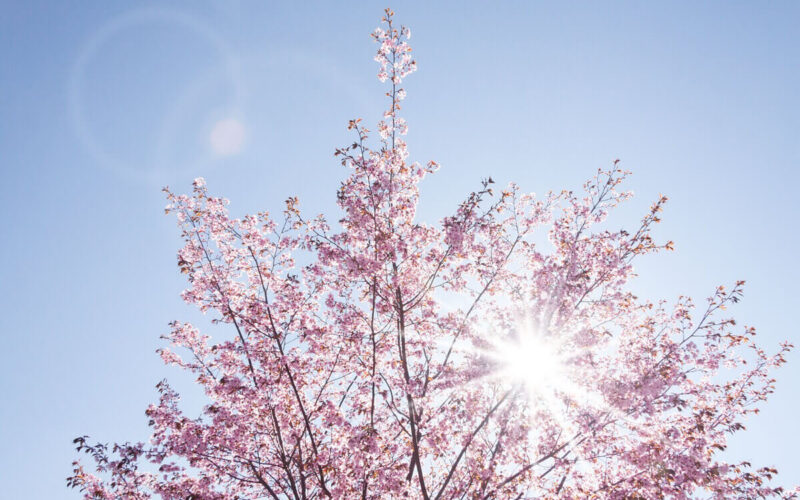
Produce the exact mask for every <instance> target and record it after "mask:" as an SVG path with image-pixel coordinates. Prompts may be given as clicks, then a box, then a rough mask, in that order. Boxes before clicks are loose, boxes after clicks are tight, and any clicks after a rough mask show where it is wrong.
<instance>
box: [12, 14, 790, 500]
mask: <svg viewBox="0 0 800 500" xmlns="http://www.w3.org/2000/svg"><path fill="white" fill-rule="evenodd" d="M428 3H429V2H418V3H412V2H396V3H394V4H393V5H392V7H393V8H394V9H395V11H396V12H397V19H398V21H399V22H402V23H404V24H406V25H408V26H409V27H411V29H412V33H413V38H412V40H411V42H412V45H413V47H414V50H415V53H416V57H417V61H418V63H419V71H418V72H417V73H416V74H414V75H412V76H411V77H409V78H408V80H407V82H406V83H407V85H406V88H407V90H408V99H407V101H405V102H406V105H405V107H404V113H405V116H406V117H407V119H408V121H409V125H410V132H409V135H408V142H409V147H410V150H411V154H412V157H413V158H414V159H417V160H420V161H427V160H429V159H433V160H436V161H438V162H439V163H441V164H442V169H441V170H440V171H439V173H438V174H437V175H435V176H433V177H431V178H430V179H428V180H426V181H425V183H424V185H423V197H424V201H423V202H422V207H421V218H422V219H425V220H427V221H430V222H434V221H435V220H437V219H439V218H440V217H441V216H442V215H444V214H446V213H447V211H448V210H450V209H451V208H453V207H455V205H456V203H457V201H458V200H459V199H460V198H461V197H462V196H464V195H465V194H466V193H467V192H468V191H469V190H471V189H474V188H476V187H477V186H478V185H479V184H478V183H479V180H480V179H481V178H482V177H486V176H489V175H491V176H492V177H493V178H494V179H495V180H497V181H498V182H502V183H505V182H508V181H511V180H514V181H516V182H518V183H519V184H520V185H521V186H522V188H523V189H525V190H529V191H536V192H540V193H543V192H546V191H547V190H549V189H559V190H560V189H562V188H570V189H574V188H578V187H579V186H580V184H581V183H582V181H583V180H584V179H586V178H588V177H589V176H590V175H592V173H593V172H594V170H596V169H597V168H598V167H608V166H609V165H610V164H611V162H612V161H613V160H614V159H616V158H620V159H621V160H622V165H623V166H624V167H625V168H627V169H630V170H633V172H634V175H633V177H632V178H631V179H630V182H629V184H628V186H629V187H630V188H631V189H633V190H634V191H635V192H636V193H637V197H636V198H635V200H634V201H632V202H630V203H628V204H627V205H625V206H624V207H622V208H621V209H620V210H619V211H618V212H617V213H616V215H615V216H614V217H615V219H613V221H616V222H613V221H612V222H613V224H616V225H628V226H630V225H632V224H633V223H635V220H636V219H637V218H638V217H639V216H640V215H642V214H643V213H644V210H645V209H646V207H647V206H648V205H649V204H650V203H651V202H652V201H653V200H654V199H655V197H656V196H657V194H658V193H659V192H663V193H665V194H667V195H668V196H669V197H670V202H669V204H668V207H667V210H666V212H665V214H664V223H663V224H662V225H661V226H659V227H658V228H657V232H656V235H657V236H659V237H661V238H663V239H664V240H666V239H672V240H674V241H675V243H676V249H677V250H676V252H674V253H671V254H664V255H660V256H656V257H648V258H646V259H645V260H642V261H641V262H640V263H639V267H638V269H639V272H640V278H638V279H637V281H636V282H635V283H634V287H635V289H636V290H637V291H638V292H639V293H640V294H641V295H642V296H645V297H649V298H662V297H663V298H670V299H671V298H674V297H676V296H677V295H679V294H689V295H692V296H694V297H695V298H697V299H702V298H703V297H705V296H707V295H708V294H710V293H711V292H712V291H713V289H714V287H715V286H716V285H717V284H731V283H733V282H734V281H735V280H737V279H745V280H747V282H748V287H747V288H746V294H745V300H744V302H743V303H741V304H740V305H739V306H737V307H736V308H735V309H734V310H733V313H734V315H735V316H736V317H737V319H738V320H739V322H740V323H744V324H752V325H755V326H756V327H757V328H758V330H759V332H760V337H761V342H762V343H763V344H764V345H765V346H766V347H769V348H770V349H773V348H775V347H776V346H777V344H778V342H779V341H780V340H782V339H790V340H792V339H793V340H795V341H797V340H798V335H797V331H796V330H797V326H796V325H797V316H796V315H797V313H798V310H799V309H800V308H799V307H798V306H799V305H800V304H798V299H797V285H798V283H799V282H800V271H798V263H797V259H796V257H797V248H798V243H800V241H798V231H797V229H798V227H797V226H798V225H797V217H798V209H797V203H798V202H797V194H796V193H797V191H798V186H799V184H798V183H799V182H800V176H799V175H798V170H797V164H798V160H800V140H799V139H800V137H798V132H800V93H798V88H800V30H798V28H797V27H798V25H800V3H790V2H720V3H714V2H701V3H698V2H661V3H655V2H630V3H626V2H614V3H605V2H591V3H585V4H584V3H577V2H570V3H569V5H567V6H565V5H560V4H559V5H557V4H556V3H555V2H553V3H538V2H537V3H532V2H531V3H529V2H498V3H489V2H480V3H478V2H475V3H472V4H470V3H463V4H462V3H460V2H459V3H455V2H453V3H444V2H436V3H435V5H427V4H428ZM359 5H360V6H356V4H355V3H342V2H336V3H334V2H326V3H318V4H313V3H304V4H303V5H302V6H300V5H299V4H290V3H288V2H286V3H272V2H256V1H253V2H234V1H226V2H222V1H219V2H216V1H196V2H185V3H178V2H163V3H155V2H152V3H150V2H146V1H143V2H99V1H98V2H82V3H75V2H56V1H53V2H50V3H48V2H42V1H27V2H8V1H5V2H0V169H2V175H1V176H0V200H1V201H2V218H0V235H2V236H0V262H2V264H1V265H0V304H2V305H1V306H0V334H1V335H2V346H3V349H2V351H1V353H2V354H0V356H1V358H0V359H1V362H0V443H2V446H0V496H2V497H4V498H26V499H29V498H37V499H38V498H42V499H51V498H74V497H76V496H77V494H76V493H70V492H68V491H67V490H65V489H64V485H65V482H64V478H65V477H66V476H67V475H68V474H69V473H70V470H71V467H70V462H71V460H72V459H73V457H74V453H73V451H72V444H71V439H72V438H73V437H75V436H76V435H81V434H90V435H91V436H92V437H93V438H97V439H100V440H103V441H112V440H119V441H125V440H132V441H135V440H142V439H145V438H146V436H147V426H146V418H145V416H144V413H143V412H144V410H145V408H146V406H147V405H148V404H149V403H150V402H152V401H155V400H156V397H157V393H156V391H155V389H154V385H155V384H156V383H157V382H158V381H159V380H160V379H162V378H164V377H168V378H169V379H170V380H171V381H175V382H176V385H178V387H186V386H187V385H190V384H189V382H190V381H188V380H187V379H186V378H185V377H183V376H182V375H181V374H180V373H178V372H177V371H176V370H174V369H168V368H165V367H163V366H162V363H161V361H160V359H159V358H158V356H157V355H156V354H155V353H154V351H155V349H156V348H158V347H159V346H161V345H162V344H161V341H160V339H159V335H161V334H162V333H165V332H166V331H167V323H168V322H169V321H171V320H173V319H181V320H186V319H193V318H195V317H196V316H197V315H196V313H194V312H193V311H192V310H191V309H190V308H189V307H188V306H186V305H184V304H182V303H181V301H180V299H179V297H178V294H179V292H180V291H181V290H182V286H183V281H182V277H181V275H180V274H179V273H178V271H177V268H176V265H175V263H176V260H175V252H176V250H177V249H178V247H179V240H178V231H177V228H176V227H175V223H174V220H173V219H172V218H169V217H165V216H164V215H163V210H162V209H163V206H164V205H165V201H164V198H163V196H162V193H161V192H160V188H161V187H162V186H163V185H166V184H169V185H170V186H171V187H173V188H174V189H175V190H177V191H186V190H189V189H190V182H191V180H192V179H193V178H194V177H197V176H204V177H206V179H207V181H208V185H209V187H210V189H211V190H212V192H215V193H218V194H221V195H224V196H226V197H228V198H230V199H231V200H232V205H231V208H232V211H233V213H234V214H237V215H242V214H244V213H247V212H251V211H256V210H263V209H271V210H279V209H280V208H281V206H282V201H283V200H284V199H285V198H286V197H288V196H290V195H298V196H299V197H300V199H301V203H302V207H303V208H304V209H305V210H308V211H311V212H319V211H330V210H331V209H332V208H333V207H334V201H335V189H336V187H337V186H338V181H339V180H340V179H342V178H343V177H344V176H345V174H346V172H345V171H344V169H342V168H341V167H340V166H339V165H338V163H337V162H336V161H335V160H334V158H333V155H332V154H333V151H334V148H335V147H337V146H341V145H344V144H347V143H348V141H349V139H350V136H349V135H348V133H347V131H346V130H345V125H346V123H347V120H348V119H350V118H354V117H363V118H364V119H365V120H366V121H367V122H368V123H373V124H374V123H375V122H376V121H377V120H378V118H379V114H380V113H381V111H382V110H383V106H384V104H385V102H384V100H383V98H382V92H383V91H384V90H383V87H382V86H381V85H380V84H379V83H378V82H377V80H376V79H375V73H376V67H377V65H376V63H375V62H374V61H372V56H373V54H374V50H375V47H374V46H373V43H372V41H371V40H370V38H369V37H368V34H369V33H370V32H371V30H372V29H373V28H374V27H375V26H376V25H377V23H378V21H379V19H380V17H381V11H382V8H383V7H384V5H383V4H378V3H374V4H372V5H371V6H367V2H359ZM211 333H212V334H213V333H214V331H211ZM789 361H790V363H789V365H788V366H787V367H785V368H784V369H782V370H781V371H779V372H778V374H777V375H778V379H779V383H778V391H777V393H776V394H775V395H774V397H773V399H772V400H771V402H770V403H769V404H768V405H767V406H766V407H765V410H764V411H763V413H762V414H761V415H760V416H758V417H757V418H754V419H751V420H750V421H749V423H748V431H747V432H746V433H745V434H742V435H740V436H737V437H736V438H734V439H733V440H732V441H731V456H733V457H737V458H750V459H752V461H753V462H754V463H755V464H757V465H775V466H777V467H778V468H779V469H780V470H781V472H782V477H783V479H784V482H785V483H791V482H793V481H794V480H797V478H800V458H798V454H797V449H798V448H800V437H798V432H797V413H798V409H800V403H797V401H796V400H797V394H798V393H800V356H798V355H797V354H794V353H793V354H792V355H791V356H790V360H789ZM189 394H190V397H188V398H187V401H186V403H187V405H188V406H189V407H196V406H197V405H199V404H200V402H199V400H198V399H197V398H196V397H194V396H192V395H191V392H190V393H189Z"/></svg>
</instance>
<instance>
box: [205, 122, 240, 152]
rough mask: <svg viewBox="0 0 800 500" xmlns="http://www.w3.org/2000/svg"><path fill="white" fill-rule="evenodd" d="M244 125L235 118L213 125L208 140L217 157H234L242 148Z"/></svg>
mask: <svg viewBox="0 0 800 500" xmlns="http://www.w3.org/2000/svg"><path fill="white" fill-rule="evenodd" d="M244 139H245V132H244V125H242V123H241V122H240V121H239V120H237V119H235V118H225V119H224V120H220V121H218V122H217V123H215V124H214V127H213V128H212V129H211V134H209V136H208V140H209V142H210V143H211V149H212V150H214V152H215V153H217V154H218V155H224V156H228V155H235V154H236V153H239V152H240V151H241V150H242V147H243V146H244Z"/></svg>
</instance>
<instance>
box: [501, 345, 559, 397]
mask: <svg viewBox="0 0 800 500" xmlns="http://www.w3.org/2000/svg"><path fill="white" fill-rule="evenodd" d="M493 357H494V358H495V361H497V362H498V364H499V365H500V374H501V375H502V376H504V377H506V378H509V379H511V380H512V381H513V382H517V383H521V384H522V385H523V386H524V387H525V388H526V389H527V390H528V391H531V392H534V393H541V392H543V391H557V390H558V389H559V386H562V385H564V384H565V383H566V380H567V373H566V369H565V365H564V360H563V359H562V354H561V353H560V352H559V349H558V347H557V346H556V345H554V342H552V341H548V339H546V338H545V337H544V336H543V335H541V334H537V333H536V332H521V333H520V335H518V336H517V338H512V339H508V340H505V341H503V342H500V343H498V344H497V345H496V346H495V350H494V353H493Z"/></svg>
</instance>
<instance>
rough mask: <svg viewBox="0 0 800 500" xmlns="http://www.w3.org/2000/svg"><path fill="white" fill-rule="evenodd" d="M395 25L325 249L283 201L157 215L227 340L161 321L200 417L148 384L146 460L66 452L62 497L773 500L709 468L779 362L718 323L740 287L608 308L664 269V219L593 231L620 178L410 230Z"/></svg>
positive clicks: (414, 196) (412, 198)
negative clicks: (655, 262) (381, 101)
mask: <svg viewBox="0 0 800 500" xmlns="http://www.w3.org/2000/svg"><path fill="white" fill-rule="evenodd" d="M392 16H393V13H392V12H391V11H390V10H387V11H386V15H385V17H384V18H383V27H382V28H379V29H377V30H375V32H374V33H373V35H372V36H373V38H374V39H375V40H376V41H377V43H378V45H379V48H378V51H377V56H376V60H377V62H378V63H379V65H380V69H379V72H378V78H379V79H380V80H381V81H382V82H386V83H387V85H388V91H387V93H386V95H387V96H388V101H389V104H388V109H387V110H386V111H385V112H384V114H383V119H382V120H381V121H380V122H379V123H378V126H377V132H378V137H379V141H376V143H377V145H376V146H370V145H369V144H370V141H369V139H370V135H369V133H370V131H369V130H367V128H365V127H364V126H363V125H362V122H361V120H352V121H351V122H350V124H349V128H350V129H351V130H352V132H353V134H354V137H355V140H354V142H353V143H352V144H350V145H348V146H346V147H343V148H341V149H338V150H337V151H336V156H337V158H338V159H339V160H341V163H342V165H344V166H345V167H347V168H348V169H349V175H348V177H347V178H346V180H344V182H342V184H341V186H340V188H339V190H338V193H337V201H338V205H339V207H340V208H341V211H342V214H341V215H340V219H339V220H338V224H331V222H330V221H329V220H328V218H326V217H324V216H322V215H320V216H316V217H307V216H306V215H305V214H303V213H302V212H301V210H300V209H299V202H298V200H297V199H296V198H290V199H288V200H287V202H286V209H285V210H284V211H283V213H280V214H275V215H273V214H268V213H266V212H262V213H258V214H254V215H248V216H246V217H243V218H240V219H236V218H232V217H231V216H229V214H228V209H227V205H228V202H227V200H225V199H223V198H219V197H215V196H212V195H211V194H209V191H208V190H207V188H206V185H205V182H204V181H203V179H197V180H195V182H194V189H193V192H192V193H191V194H189V195H182V194H174V193H173V192H172V191H170V190H168V189H165V192H166V196H167V198H168V200H169V205H168V206H167V209H166V211H167V212H168V213H170V214H174V215H175V216H176V217H177V220H178V223H179V225H180V228H181V231H182V236H183V240H184V241H185V245H184V246H183V248H181V250H180V251H179V253H178V266H179V268H180V271H181V272H182V273H185V274H186V276H187V278H188V287H187V289H186V290H185V291H184V292H183V298H184V300H185V301H186V302H188V303H190V304H194V305H195V306H197V307H198V308H199V309H200V310H201V311H203V312H204V313H207V314H208V315H210V316H211V317H213V318H214V321H215V322H217V323H220V324H221V325H223V326H222V327H221V328H224V329H225V330H227V331H229V332H230V336H229V337H227V338H221V339H218V340H216V341H212V339H211V338H210V337H209V336H207V335H204V334H202V333H201V332H200V331H199V330H198V329H197V328H196V327H194V326H192V325H191V324H188V323H181V322H177V321H176V322H174V323H172V324H171V329H170V332H169V333H168V334H167V335H165V339H166V340H167V341H169V343H170V347H168V348H164V349H162V350H160V355H161V357H162V358H163V359H164V361H165V362H166V363H168V364H171V365H176V366H178V367H180V368H181V369H183V370H187V371H189V372H191V373H192V374H193V375H194V376H196V380H197V383H198V384H199V385H200V386H201V387H202V389H203V391H204V392H205V395H206V396H207V400H208V401H207V402H208V404H207V405H206V406H205V407H204V409H203V410H202V413H201V414H200V415H199V416H196V417H194V416H188V415H186V414H184V413H183V412H182V410H181V409H180V406H179V395H178V393H177V392H176V391H175V390H174V389H173V388H171V387H170V385H169V384H168V383H167V382H166V381H163V382H161V383H159V384H158V386H157V388H158V391H159V393H160V399H159V401H158V403H156V404H153V405H151V406H150V407H149V408H148V409H147V411H146V414H147V416H148V417H149V423H150V426H151V427H152V436H151V439H150V442H149V443H136V444H131V443H126V444H115V445H112V446H108V445H103V444H96V445H91V444H89V442H88V441H87V438H86V437H80V438H78V439H76V440H75V442H76V444H77V448H78V450H79V451H80V452H85V453H86V454H88V456H89V457H90V459H91V460H92V461H93V462H94V463H93V465H92V467H88V468H87V467H86V466H85V465H83V464H82V463H81V461H76V462H75V469H74V473H73V475H72V476H71V477H70V478H68V485H69V486H71V487H73V488H77V489H79V490H80V491H81V492H83V494H84V495H85V498H97V499H111V498H125V499H145V498H152V497H161V498H165V499H245V498H271V499H276V500H277V499H284V498H289V499H310V498H323V497H330V498H343V499H349V498H362V499H367V498H374V499H378V498H423V499H426V500H427V499H437V500H438V499H454V498H459V499H460V498H470V499H511V498H516V499H519V498H620V499H621V498H688V497H701V498H708V497H713V498H761V497H772V496H776V497H783V498H790V497H794V496H796V494H797V493H796V491H794V492H792V491H788V490H784V489H782V488H780V487H776V486H774V485H773V481H772V479H773V475H774V474H775V470H774V469H771V468H753V467H751V466H750V464H748V463H746V462H743V463H728V462H726V461H725V460H724V457H723V456H722V452H723V450H725V449H726V441H727V439H728V437H729V436H730V435H731V434H732V433H734V432H737V431H740V430H742V429H743V428H744V427H743V424H742V421H743V419H744V418H745V417H746V416H747V415H748V414H750V413H754V412H757V411H758V406H759V405H760V404H761V403H762V402H763V401H764V400H765V399H766V398H767V396H768V394H770V393H771V392H772V390H773V387H774V383H775V381H774V379H773V378H771V375H770V371H771V369H772V368H775V367H777V366H779V365H781V364H782V363H784V361H785V357H784V356H785V354H786V352H787V351H788V350H789V349H790V348H791V346H790V345H789V344H788V343H787V344H783V345H782V346H780V348H779V349H778V350H777V352H776V353H774V354H768V353H766V352H765V351H764V350H762V349H761V348H759V347H757V346H755V345H754V343H753V341H752V338H753V336H754V334H755V331H754V330H753V329H752V328H743V329H742V328H739V327H738V326H737V325H736V323H735V322H734V320H733V319H729V318H727V317H725V316H724V312H723V311H724V310H725V309H726V307H727V306H729V305H731V304H733V303H735V302H737V301H738V300H739V299H740V297H741V294H742V285H743V282H737V283H736V284H735V285H734V286H733V287H732V288H724V287H719V288H718V289H717V290H716V291H715V292H714V294H713V295H712V296H711V297H710V298H709V299H708V300H707V301H706V302H704V303H703V304H702V306H701V307H696V306H695V304H694V303H693V302H692V300H690V299H689V298H686V297H680V298H679V299H678V300H677V302H675V303H673V304H668V303H667V302H665V301H662V302H655V303H654V302H649V301H646V300H642V299H639V298H637V297H636V296H634V295H633V294H632V293H631V291H630V290H629V288H628V281H629V279H630V278H631V277H632V276H633V261H634V260H635V259H636V258H637V257H639V256H641V255H644V254H648V253H653V252H657V251H659V250H663V249H666V250H669V249H671V248H672V243H671V242H666V243H663V244H662V243H658V242H656V241H655V240H654V239H653V237H652V236H651V229H652V228H653V226H654V224H656V223H658V222H659V213H660V212H661V210H662V206H663V205H664V203H665V202H666V198H665V197H660V198H659V199H658V200H656V202H655V203H654V204H653V205H652V207H651V209H650V210H649V212H648V213H647V214H646V215H645V216H644V218H643V219H642V220H641V224H640V225H639V226H638V227H636V228H635V229H634V230H632V231H625V230H618V231H613V230H609V229H604V227H606V224H604V221H605V220H606V217H607V216H608V214H609V213H610V211H611V210H612V209H613V208H614V207H616V206H617V205H618V204H620V203H621V202H623V201H625V200H627V199H628V198H630V196H631V194H630V193H628V192H626V191H623V190H621V188H620V186H621V183H622V182H623V180H624V179H625V177H626V175H627V172H624V171H622V170H621V169H620V168H619V167H618V164H617V162H614V164H613V165H612V166H610V168H609V169H608V170H606V171H599V172H597V174H596V175H595V176H594V177H593V178H592V179H591V180H589V181H588V182H587V183H586V184H585V185H584V187H583V191H582V192H580V193H573V192H571V191H563V192H560V193H550V194H548V195H547V196H544V197H542V198H537V197H535V196H533V195H530V194H525V193H523V192H521V191H520V189H519V188H518V187H517V186H515V185H510V186H508V187H506V188H505V189H498V188H496V187H495V186H494V182H493V180H492V179H491V178H489V179H487V180H485V181H483V182H482V183H481V185H480V187H479V188H478V189H477V190H476V191H475V192H473V193H471V194H469V196H467V197H466V198H465V199H464V201H463V202H462V203H461V204H460V205H459V206H458V207H457V209H456V210H455V212H454V213H453V215H451V216H449V217H446V218H444V219H443V220H442V221H441V224H439V225H437V226H431V225H426V224H424V223H422V222H419V221H417V220H416V218H415V216H416V208H417V202H418V199H419V190H418V185H419V183H420V181H422V179H423V178H425V177H426V176H427V175H429V174H432V173H434V172H435V171H436V170H437V167H438V165H437V164H436V163H435V162H429V163H427V164H426V165H421V164H419V163H414V162H410V161H409V159H408V156H409V155H408V151H407V148H406V143H405V142H404V140H403V136H404V134H405V133H406V130H407V127H406V123H405V121H404V120H403V119H402V118H401V117H400V111H401V103H402V101H403V99H404V98H405V96H406V93H405V90H404V89H403V88H402V87H401V85H402V84H403V80H404V78H405V77H406V76H408V75H409V74H410V73H411V72H413V71H414V70H415V69H416V63H415V61H414V59H413V58H412V55H411V48H410V47H409V45H408V42H407V40H408V39H409V38H410V35H411V34H410V32H409V30H408V29H407V28H405V27H400V28H397V27H396V25H395V24H394V22H393V17H392ZM540 233H541V234H546V235H547V236H549V244H543V238H537V236H538V235H539V234H540ZM300 262H302V263H303V264H302V265H301V264H299V263H300Z"/></svg>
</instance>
